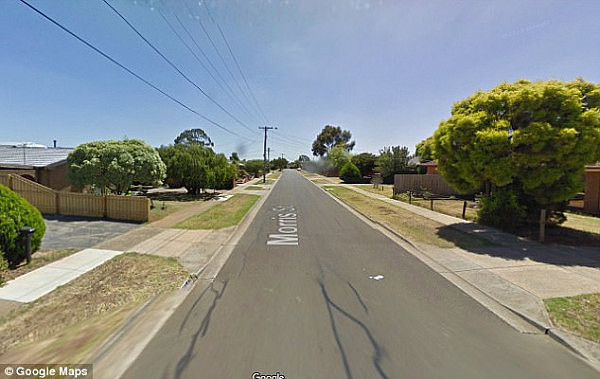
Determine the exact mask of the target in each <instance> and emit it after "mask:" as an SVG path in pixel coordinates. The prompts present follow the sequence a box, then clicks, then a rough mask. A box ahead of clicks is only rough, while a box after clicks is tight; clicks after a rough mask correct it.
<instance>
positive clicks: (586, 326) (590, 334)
mask: <svg viewBox="0 0 600 379" xmlns="http://www.w3.org/2000/svg"><path fill="white" fill-rule="evenodd" d="M544 302H545V303H546V308H547V309H548V313H549V314H550V318H551V319H552V322H553V323H554V324H555V325H557V326H559V327H561V328H564V329H567V330H569V331H571V332H573V333H575V334H577V335H579V336H581V337H584V338H587V339H589V340H592V341H595V342H598V343H600V293H594V294H590V295H579V296H573V297H557V298H554V299H546V300H544Z"/></svg>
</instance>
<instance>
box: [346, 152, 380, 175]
mask: <svg viewBox="0 0 600 379" xmlns="http://www.w3.org/2000/svg"><path fill="white" fill-rule="evenodd" d="M375 160H376V157H375V155H373V154H371V153H360V154H357V155H354V156H353V157H352V159H351V161H352V163H353V164H354V165H355V166H356V167H357V168H358V170H359V171H360V175H361V176H370V175H371V174H372V173H373V169H375Z"/></svg>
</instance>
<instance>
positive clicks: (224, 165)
mask: <svg viewBox="0 0 600 379" xmlns="http://www.w3.org/2000/svg"><path fill="white" fill-rule="evenodd" d="M211 163H212V169H213V171H214V173H215V185H214V189H231V188H233V181H234V180H235V178H236V177H237V164H236V163H229V162H228V161H227V157H225V154H216V155H215V154H213V159H212V162H211Z"/></svg>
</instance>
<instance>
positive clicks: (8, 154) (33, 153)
mask: <svg viewBox="0 0 600 379" xmlns="http://www.w3.org/2000/svg"><path fill="white" fill-rule="evenodd" d="M71 151H73V149H71V148H64V147H57V148H47V147H27V146H25V147H23V146H22V145H21V146H17V145H0V166H4V167H6V166H9V167H48V166H53V165H56V164H59V163H62V162H63V161H65V160H66V159H67V156H68V155H69V153H70V152H71Z"/></svg>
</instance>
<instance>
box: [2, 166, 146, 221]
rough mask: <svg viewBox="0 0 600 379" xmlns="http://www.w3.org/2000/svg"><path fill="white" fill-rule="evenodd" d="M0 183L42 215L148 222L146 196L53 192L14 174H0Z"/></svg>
mask: <svg viewBox="0 0 600 379" xmlns="http://www.w3.org/2000/svg"><path fill="white" fill-rule="evenodd" d="M0 184H2V185H4V186H6V187H8V188H10V189H11V190H13V191H15V192H16V193H18V194H19V195H21V196H22V197H23V198H25V200H27V201H28V202H30V203H31V204H33V206H34V207H36V208H37V209H39V210H40V212H42V213H44V214H55V215H66V216H85V217H107V218H112V219H117V220H132V221H148V219H149V218H150V199H149V198H147V197H144V196H117V195H105V196H99V195H88V194H82V193H73V192H62V191H55V190H53V189H50V188H48V187H44V186H42V185H41V184H38V183H36V182H32V181H31V180H28V179H25V178H22V177H20V176H19V175H14V174H8V175H0Z"/></svg>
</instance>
